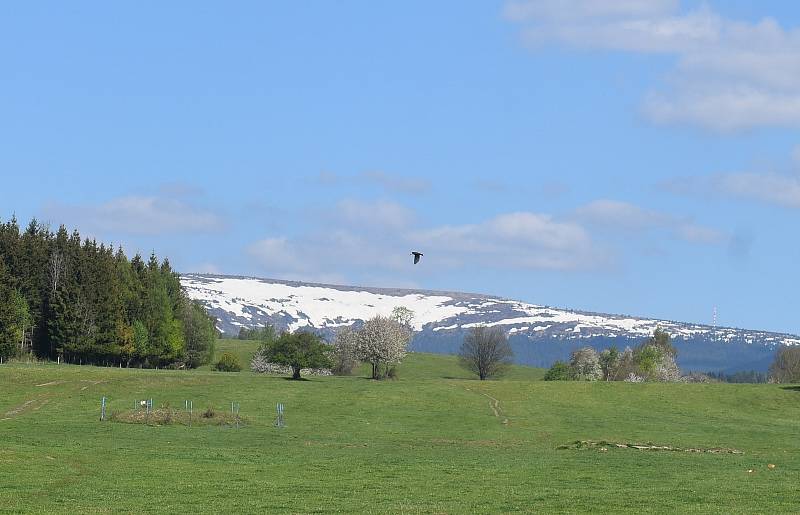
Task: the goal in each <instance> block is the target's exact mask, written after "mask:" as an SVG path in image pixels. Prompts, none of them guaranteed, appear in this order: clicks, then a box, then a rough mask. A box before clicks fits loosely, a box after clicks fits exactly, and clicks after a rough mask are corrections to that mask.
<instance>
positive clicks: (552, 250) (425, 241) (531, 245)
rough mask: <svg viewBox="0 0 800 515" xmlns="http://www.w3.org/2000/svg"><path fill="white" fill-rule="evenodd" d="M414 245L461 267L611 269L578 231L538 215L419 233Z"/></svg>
mask: <svg viewBox="0 0 800 515" xmlns="http://www.w3.org/2000/svg"><path fill="white" fill-rule="evenodd" d="M412 239H413V241H415V242H418V243H417V245H418V246H419V247H420V248H426V249H431V250H432V252H433V254H434V255H435V256H436V257H437V258H442V259H444V260H446V261H447V262H448V263H452V264H460V265H471V266H476V265H478V266H482V267H484V266H485V267H490V268H491V267H497V268H516V269H548V270H564V271H566V270H581V269H591V268H596V267H603V266H606V265H608V263H609V256H608V255H607V254H606V253H605V252H603V251H602V250H600V249H599V248H597V246H596V245H595V244H594V242H593V241H592V239H591V237H590V236H589V234H588V233H587V231H586V230H585V229H584V228H583V227H582V226H580V225H579V224H577V223H575V222H570V221H557V220H554V219H553V218H552V217H551V216H549V215H543V214H537V213H528V212H518V213H507V214H502V215H499V216H496V217H494V218H491V219H489V220H486V221H484V222H481V223H477V224H467V225H455V226H443V227H436V228H432V229H426V230H421V231H417V232H416V233H415V234H413V236H412Z"/></svg>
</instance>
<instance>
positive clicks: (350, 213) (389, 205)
mask: <svg viewBox="0 0 800 515" xmlns="http://www.w3.org/2000/svg"><path fill="white" fill-rule="evenodd" d="M336 215H338V217H340V218H342V219H344V221H345V222H346V223H349V224H354V225H365V226H378V227H380V228H390V229H398V228H401V227H406V226H408V225H409V224H410V223H411V222H412V221H413V220H414V213H413V211H411V210H410V209H408V208H406V207H404V206H402V205H400V204H398V203H397V202H391V201H388V200H376V201H368V202H365V201H360V200H354V199H346V200H342V201H341V202H339V203H338V204H337V209H336Z"/></svg>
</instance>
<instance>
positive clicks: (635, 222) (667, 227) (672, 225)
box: [573, 199, 730, 245]
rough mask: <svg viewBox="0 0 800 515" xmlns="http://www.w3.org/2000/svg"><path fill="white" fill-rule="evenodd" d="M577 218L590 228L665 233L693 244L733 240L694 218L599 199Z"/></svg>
mask: <svg viewBox="0 0 800 515" xmlns="http://www.w3.org/2000/svg"><path fill="white" fill-rule="evenodd" d="M573 216H574V217H575V218H576V219H577V220H580V221H581V222H582V223H584V224H585V225H587V226H590V227H601V228H606V229H610V230H612V231H619V230H623V231H627V232H647V231H649V232H657V231H661V232H662V233H663V232H666V233H668V234H671V235H672V236H673V237H675V238H678V239H681V240H684V241H687V242H689V243H698V244H706V245H722V244H725V243H727V242H728V241H729V240H730V235H728V234H726V233H725V232H723V231H719V230H717V229H714V228H711V227H707V226H703V225H699V224H697V223H695V222H694V221H692V220H691V219H687V218H682V217H676V216H674V215H671V214H667V213H661V212H659V211H655V210H651V209H644V208H642V207H639V206H636V205H634V204H630V203H627V202H620V201H616V200H608V199H601V200H595V201H593V202H590V203H588V204H586V205H585V206H581V207H579V208H577V209H576V210H575V211H574V213H573Z"/></svg>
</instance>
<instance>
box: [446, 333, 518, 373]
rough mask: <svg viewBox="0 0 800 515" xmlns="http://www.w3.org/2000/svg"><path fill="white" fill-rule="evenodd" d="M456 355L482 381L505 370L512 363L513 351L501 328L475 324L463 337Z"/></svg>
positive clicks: (462, 364) (463, 365)
mask: <svg viewBox="0 0 800 515" xmlns="http://www.w3.org/2000/svg"><path fill="white" fill-rule="evenodd" d="M458 357H459V361H460V362H461V366H462V367H464V368H466V369H467V370H469V371H470V372H473V373H475V374H478V377H480V379H481V381H483V380H484V379H487V378H490V377H495V376H498V375H501V374H502V373H503V372H505V371H506V370H507V369H508V367H509V366H510V365H511V363H512V359H513V358H514V352H513V351H512V350H511V345H509V344H508V339H507V338H506V333H505V332H504V331H503V330H502V329H501V328H499V327H496V326H495V327H485V326H477V327H473V328H472V329H470V331H469V333H468V334H467V336H465V337H464V342H463V343H462V344H461V349H460V350H459V352H458Z"/></svg>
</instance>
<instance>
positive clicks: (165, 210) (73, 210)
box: [44, 195, 224, 236]
mask: <svg viewBox="0 0 800 515" xmlns="http://www.w3.org/2000/svg"><path fill="white" fill-rule="evenodd" d="M44 211H45V214H46V216H50V217H53V218H56V219H58V220H67V221H70V223H73V224H75V225H77V226H79V227H81V228H82V229H84V230H86V231H88V232H92V233H99V234H102V235H104V236H115V235H119V234H122V235H147V236H153V235H162V234H181V233H211V232H217V231H220V230H221V229H223V228H224V222H223V220H222V218H221V217H220V216H219V215H217V214H216V213H214V212H212V211H209V210H206V209H202V208H198V207H195V206H193V205H191V204H189V203H187V202H185V201H184V200H178V199H174V198H166V197H160V196H144V195H143V196H140V195H129V196H124V197H118V198H115V199H112V200H109V201H107V202H104V203H102V204H98V205H88V206H87V205H84V206H76V205H67V204H61V203H51V204H49V205H46V206H45V208H44Z"/></svg>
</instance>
